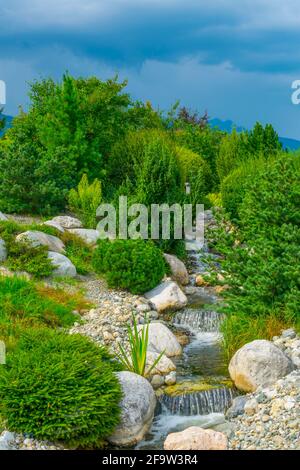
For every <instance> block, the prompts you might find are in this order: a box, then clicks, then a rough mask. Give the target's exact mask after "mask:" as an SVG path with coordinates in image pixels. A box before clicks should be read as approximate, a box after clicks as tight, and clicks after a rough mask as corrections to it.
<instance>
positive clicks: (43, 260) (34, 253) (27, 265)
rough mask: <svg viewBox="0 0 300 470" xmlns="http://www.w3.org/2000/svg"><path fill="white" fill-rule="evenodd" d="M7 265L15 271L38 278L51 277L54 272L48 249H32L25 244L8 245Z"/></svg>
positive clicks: (12, 243)
mask: <svg viewBox="0 0 300 470" xmlns="http://www.w3.org/2000/svg"><path fill="white" fill-rule="evenodd" d="M6 264H7V266H8V267H9V268H10V269H12V270H13V271H25V272H27V273H29V274H32V275H33V276H34V277H37V278H39V277H47V276H50V275H51V274H52V272H53V270H54V266H53V265H52V263H51V260H50V259H49V258H48V249H47V247H44V246H38V247H32V246H31V245H30V244H29V243H23V242H11V243H10V244H9V245H8V257H7V261H6Z"/></svg>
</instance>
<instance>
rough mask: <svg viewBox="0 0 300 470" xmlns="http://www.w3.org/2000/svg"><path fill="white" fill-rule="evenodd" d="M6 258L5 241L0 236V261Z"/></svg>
mask: <svg viewBox="0 0 300 470" xmlns="http://www.w3.org/2000/svg"><path fill="white" fill-rule="evenodd" d="M6 259H7V249H6V244H5V241H4V240H2V238H0V263H1V262H3V261H5V260H6Z"/></svg>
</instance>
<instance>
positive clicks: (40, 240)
mask: <svg viewBox="0 0 300 470" xmlns="http://www.w3.org/2000/svg"><path fill="white" fill-rule="evenodd" d="M16 241H19V242H27V243H29V244H30V245H32V246H33V247H37V246H46V247H47V248H48V249H49V251H55V252H56V253H64V252H65V245H64V243H63V242H62V241H61V240H60V239H59V238H57V237H54V236H53V235H48V234H47V233H44V232H39V231H35V230H28V231H27V232H23V233H20V234H19V235H17V237H16Z"/></svg>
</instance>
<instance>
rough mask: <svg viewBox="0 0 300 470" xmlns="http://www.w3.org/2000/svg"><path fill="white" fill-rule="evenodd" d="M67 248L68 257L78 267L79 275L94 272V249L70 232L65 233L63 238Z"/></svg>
mask: <svg viewBox="0 0 300 470" xmlns="http://www.w3.org/2000/svg"><path fill="white" fill-rule="evenodd" d="M61 239H62V241H63V242H64V243H65V246H66V256H67V257H68V258H69V259H70V260H71V261H72V263H73V264H74V266H75V267H76V270H77V273H78V274H82V275H84V274H88V273H91V272H93V267H92V252H93V249H92V248H91V247H90V246H89V245H87V244H86V243H85V242H84V241H83V240H82V239H81V238H79V237H77V236H76V235H75V234H72V233H70V232H65V233H64V234H63V235H62V236H61Z"/></svg>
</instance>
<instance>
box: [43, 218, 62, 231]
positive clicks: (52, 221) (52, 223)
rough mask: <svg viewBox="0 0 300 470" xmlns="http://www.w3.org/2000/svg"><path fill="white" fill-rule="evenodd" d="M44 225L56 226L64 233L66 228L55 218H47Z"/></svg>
mask: <svg viewBox="0 0 300 470" xmlns="http://www.w3.org/2000/svg"><path fill="white" fill-rule="evenodd" d="M43 225H47V226H48V227H53V228H56V230H58V231H59V232H60V233H64V231H65V229H64V228H63V227H62V226H61V225H59V224H58V223H57V222H55V221H54V220H46V222H44V223H43Z"/></svg>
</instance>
